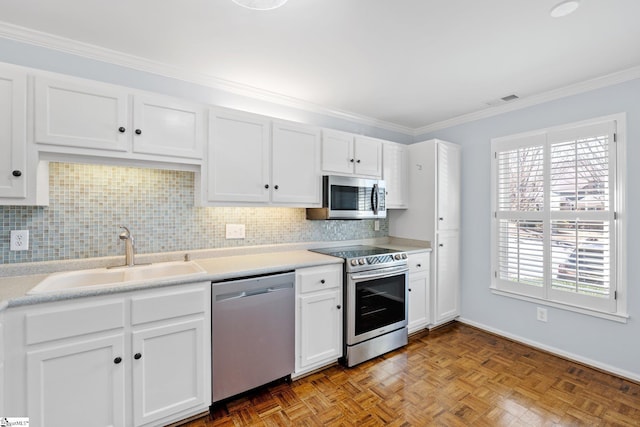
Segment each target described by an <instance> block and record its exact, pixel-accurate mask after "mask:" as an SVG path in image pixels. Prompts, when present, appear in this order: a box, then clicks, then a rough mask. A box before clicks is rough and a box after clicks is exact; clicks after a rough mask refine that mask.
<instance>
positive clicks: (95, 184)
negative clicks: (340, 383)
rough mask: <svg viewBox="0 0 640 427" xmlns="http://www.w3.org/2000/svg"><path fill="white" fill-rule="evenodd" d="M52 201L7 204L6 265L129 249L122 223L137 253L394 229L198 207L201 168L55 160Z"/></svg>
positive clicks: (1, 227) (1, 249)
mask: <svg viewBox="0 0 640 427" xmlns="http://www.w3.org/2000/svg"><path fill="white" fill-rule="evenodd" d="M49 173H50V176H49V181H50V182H49V183H50V204H49V206H47V207H31V206H26V207H24V206H0V218H1V222H0V237H1V238H0V257H1V258H2V263H3V264H6V263H18V262H33V261H53V260H66V259H80V258H91V257H103V256H114V255H121V254H123V253H124V247H123V244H122V243H120V241H119V239H118V234H119V233H120V229H119V225H126V226H127V227H129V228H130V230H131V234H132V235H133V236H134V238H135V243H136V252H137V253H139V254H142V253H158V252H171V251H187V250H195V249H208V248H223V247H235V246H253V245H267V244H278V243H293V242H314V241H331V240H355V239H369V238H375V237H384V236H387V235H388V230H389V227H388V222H387V220H381V221H380V231H374V230H373V221H307V220H306V219H305V210H304V209H299V208H295V209H294V208H265V207H261V208H204V207H196V206H194V174H193V172H179V171H166V170H156V169H143V168H125V167H115V166H99V165H80V164H68V163H51V164H50V165H49ZM226 224H245V225H246V238H245V239H244V240H227V239H225V225H226ZM11 230H29V239H30V242H29V250H27V251H10V250H9V235H10V231H11Z"/></svg>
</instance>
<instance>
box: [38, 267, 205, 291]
mask: <svg viewBox="0 0 640 427" xmlns="http://www.w3.org/2000/svg"><path fill="white" fill-rule="evenodd" d="M203 273H205V270H204V269H203V268H202V267H200V266H199V265H198V264H196V263H194V262H193V261H187V262H182V261H178V262H162V263H158V264H149V265H137V266H133V267H116V268H96V269H92V270H77V271H68V272H62V273H54V274H50V275H49V276H47V277H46V278H45V279H44V280H42V281H41V282H40V283H38V284H37V285H36V286H35V287H34V288H33V289H31V290H30V291H29V292H27V294H29V295H34V294H42V293H50V292H62V291H65V290H74V289H78V288H91V289H97V288H107V287H115V286H127V285H135V284H139V283H142V282H148V281H150V280H165V279H175V278H177V277H184V278H188V277H189V276H200V275H202V274H203ZM194 278H195V277H194Z"/></svg>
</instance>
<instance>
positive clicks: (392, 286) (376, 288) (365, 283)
mask: <svg viewBox="0 0 640 427" xmlns="http://www.w3.org/2000/svg"><path fill="white" fill-rule="evenodd" d="M407 277H408V270H407V268H406V266H402V267H390V268H384V269H378V270H370V271H365V272H361V273H350V274H349V275H348V283H347V286H348V289H347V334H346V335H347V345H353V344H357V343H359V342H362V341H366V340H368V339H370V338H374V337H377V336H380V335H383V334H385V333H387V332H391V331H394V330H396V329H400V328H403V327H405V326H407Z"/></svg>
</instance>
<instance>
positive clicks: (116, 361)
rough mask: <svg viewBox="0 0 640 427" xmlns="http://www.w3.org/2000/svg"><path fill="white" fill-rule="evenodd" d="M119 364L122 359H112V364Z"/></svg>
mask: <svg viewBox="0 0 640 427" xmlns="http://www.w3.org/2000/svg"><path fill="white" fill-rule="evenodd" d="M120 362H122V357H116V358H115V359H113V363H115V364H116V365H117V364H118V363H120Z"/></svg>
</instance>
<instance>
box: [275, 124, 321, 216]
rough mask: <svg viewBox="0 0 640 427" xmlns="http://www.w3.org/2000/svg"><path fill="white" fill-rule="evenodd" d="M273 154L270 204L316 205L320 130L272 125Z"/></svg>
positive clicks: (289, 125) (301, 126) (319, 183)
mask: <svg viewBox="0 0 640 427" xmlns="http://www.w3.org/2000/svg"><path fill="white" fill-rule="evenodd" d="M272 150H273V151H272V168H271V170H272V172H271V174H272V179H271V184H272V188H273V189H272V196H271V201H272V202H274V203H283V204H295V205H296V206H314V205H316V206H317V205H319V204H320V202H321V200H320V192H321V186H322V181H321V175H320V130H319V129H317V128H314V127H310V126H304V125H297V124H290V123H287V124H285V123H278V122H275V123H274V124H273V141H272Z"/></svg>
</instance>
